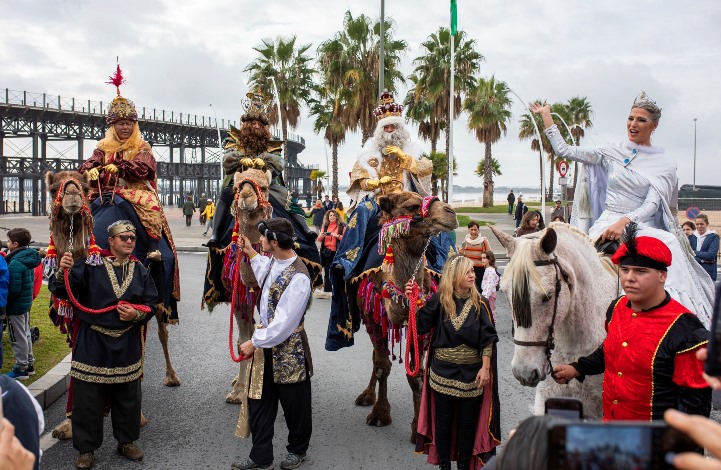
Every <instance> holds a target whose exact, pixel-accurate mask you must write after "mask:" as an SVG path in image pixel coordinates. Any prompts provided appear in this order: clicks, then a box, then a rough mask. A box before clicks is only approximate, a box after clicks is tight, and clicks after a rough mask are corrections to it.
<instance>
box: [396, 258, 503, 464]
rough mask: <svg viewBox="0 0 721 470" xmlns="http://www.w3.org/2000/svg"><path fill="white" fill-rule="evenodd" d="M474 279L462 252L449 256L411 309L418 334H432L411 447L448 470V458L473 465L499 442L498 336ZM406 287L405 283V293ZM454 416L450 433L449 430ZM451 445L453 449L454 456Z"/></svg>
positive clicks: (488, 453)
mask: <svg viewBox="0 0 721 470" xmlns="http://www.w3.org/2000/svg"><path fill="white" fill-rule="evenodd" d="M475 280H476V277H475V272H474V269H473V261H471V260H470V259H469V258H466V257H465V256H455V257H453V258H451V259H449V260H448V261H447V262H446V265H445V267H444V268H443V277H442V278H441V282H440V285H439V286H438V292H436V293H435V294H434V295H433V296H431V297H430V298H429V299H428V302H427V303H426V304H425V305H424V306H423V307H422V308H420V310H419V311H418V313H417V326H418V334H426V333H429V332H431V331H433V336H432V338H431V344H430V351H429V354H428V364H427V365H426V370H425V377H424V386H423V396H422V399H421V411H420V414H419V417H418V434H419V438H420V439H419V441H418V443H417V446H418V447H417V448H416V450H417V451H418V452H423V453H426V454H428V463H432V464H436V465H440V468H441V469H442V470H450V468H451V461H452V460H457V461H458V468H459V469H461V470H463V469H469V468H476V466H474V465H472V464H471V459H478V460H477V461H476V462H475V463H480V462H486V461H487V460H488V459H489V458H490V457H491V456H492V455H494V454H495V447H496V446H497V445H498V444H499V443H500V440H499V439H500V421H499V419H498V416H499V413H498V411H499V409H500V402H499V400H498V384H497V382H496V380H495V377H496V357H495V356H496V347H495V344H496V343H497V342H498V335H497V334H496V328H495V326H494V325H493V319H492V318H491V312H490V310H489V308H488V304H487V303H486V302H485V301H484V300H483V299H482V298H481V294H480V292H478V289H477V288H476V284H475ZM411 288H412V284H411V283H410V281H409V283H408V284H407V285H406V295H407V296H410V293H411ZM431 403H432V404H433V406H432V405H431ZM482 410H485V411H484V412H482ZM490 410H493V413H491V412H490ZM454 415H455V416H456V418H455V425H456V431H457V432H455V433H454V432H452V429H451V427H452V425H453V423H454ZM433 423H435V425H434V424H433ZM453 439H455V440H456V443H455V445H453V443H452V440H453ZM451 449H456V453H455V454H454V455H451ZM474 449H476V453H475V455H474Z"/></svg>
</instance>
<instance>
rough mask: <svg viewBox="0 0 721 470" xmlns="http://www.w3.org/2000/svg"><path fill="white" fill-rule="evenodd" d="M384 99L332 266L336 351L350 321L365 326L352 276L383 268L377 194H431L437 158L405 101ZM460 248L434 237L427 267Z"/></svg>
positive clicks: (356, 170) (330, 339) (354, 176)
mask: <svg viewBox="0 0 721 470" xmlns="http://www.w3.org/2000/svg"><path fill="white" fill-rule="evenodd" d="M380 101H381V102H380V105H379V106H378V107H377V108H376V109H375V110H374V111H373V114H375V116H376V119H377V120H378V122H377V124H376V129H375V132H374V133H373V137H371V138H370V139H369V140H368V141H367V142H366V144H365V145H364V146H363V149H362V150H361V152H360V154H359V155H358V159H357V161H356V163H355V164H354V165H353V170H352V171H351V183H350V187H349V188H348V191H347V194H348V196H350V198H351V199H352V201H353V202H352V205H351V211H350V215H349V217H350V218H349V220H348V227H347V229H346V231H345V233H344V234H343V240H342V241H341V243H340V246H338V250H337V251H336V253H337V254H336V257H335V259H334V260H333V267H334V269H331V283H332V285H333V297H332V299H333V300H332V302H331V318H330V323H329V325H328V335H327V339H326V349H327V350H329V351H335V350H337V349H340V348H342V347H344V346H350V345H352V344H353V338H352V337H349V333H350V331H349V328H348V325H349V324H350V323H351V322H352V324H353V332H355V331H357V329H358V328H359V327H360V319H359V314H358V312H356V311H355V310H356V308H355V295H356V292H355V290H354V289H357V283H356V284H354V283H353V282H351V280H352V279H354V278H356V277H358V276H360V275H362V274H363V273H366V272H369V271H371V270H374V269H379V267H380V266H381V264H382V262H383V255H380V254H378V252H377V245H378V243H377V242H378V233H379V231H380V225H379V223H378V221H379V216H380V212H381V211H380V209H379V207H378V204H377V203H376V197H378V196H383V195H387V194H393V193H397V192H402V191H413V192H416V193H418V194H419V195H421V196H424V197H425V196H429V195H430V189H431V173H432V172H433V162H431V161H430V160H429V159H428V158H426V157H424V156H423V154H422V151H421V148H420V146H419V145H418V144H417V143H416V142H413V141H412V140H411V136H410V133H409V132H408V130H407V129H406V128H405V126H404V121H403V106H402V105H401V104H399V103H396V102H395V99H394V97H393V94H392V93H390V92H388V91H386V92H384V93H383V94H382V95H381V99H380ZM453 251H455V250H454V249H453V243H452V241H451V238H450V235H449V234H447V233H441V234H440V236H439V237H433V238H432V239H431V243H430V245H429V247H428V250H427V251H426V259H427V261H428V264H427V266H428V268H429V269H431V270H433V271H436V272H438V273H440V272H441V271H442V270H443V264H444V262H445V260H446V258H447V257H448V255H449V253H451V252H453Z"/></svg>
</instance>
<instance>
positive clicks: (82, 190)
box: [45, 171, 88, 215]
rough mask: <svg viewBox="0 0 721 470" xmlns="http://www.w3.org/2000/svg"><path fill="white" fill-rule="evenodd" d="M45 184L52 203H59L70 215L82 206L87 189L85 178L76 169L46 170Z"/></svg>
mask: <svg viewBox="0 0 721 470" xmlns="http://www.w3.org/2000/svg"><path fill="white" fill-rule="evenodd" d="M45 185H46V188H47V191H48V193H49V195H50V198H51V199H52V201H53V205H59V207H58V208H62V209H63V210H64V211H65V212H67V213H68V214H70V215H75V214H77V213H78V212H79V211H80V209H81V208H82V207H83V204H84V202H85V197H86V194H87V190H88V185H87V182H86V181H85V178H84V177H83V176H82V175H81V174H80V173H78V172H77V171H60V172H58V173H55V174H53V173H51V172H47V173H46V174H45Z"/></svg>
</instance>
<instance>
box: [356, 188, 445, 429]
mask: <svg viewBox="0 0 721 470" xmlns="http://www.w3.org/2000/svg"><path fill="white" fill-rule="evenodd" d="M422 202H423V198H422V197H421V196H419V195H418V194H417V193H414V192H402V193H396V194H391V195H388V196H383V197H380V198H379V199H378V206H379V207H380V209H381V210H382V211H383V214H382V216H381V223H383V222H386V221H388V220H390V219H392V218H394V217H398V216H403V215H411V216H413V215H417V214H419V212H420V209H421V204H422ZM456 227H458V222H457V220H456V213H455V211H454V210H453V209H452V208H451V206H449V205H448V204H446V203H444V202H442V201H435V202H433V203H432V204H431V205H430V208H429V212H428V215H427V216H426V217H424V218H422V219H420V220H417V221H414V222H413V223H411V225H410V231H409V233H408V234H407V235H405V236H402V237H398V238H394V239H393V240H392V241H391V247H392V248H393V255H394V260H395V263H394V267H393V270H392V271H391V272H385V271H382V270H376V271H374V272H371V273H370V274H368V275H367V276H362V277H365V279H360V280H359V279H356V280H359V281H360V282H361V283H362V284H365V285H366V286H370V284H371V283H372V289H373V294H371V295H375V296H377V295H380V296H381V298H382V299H383V306H384V308H385V311H386V313H387V315H388V319H389V320H390V321H391V322H392V323H393V324H394V325H398V326H401V325H404V324H405V323H406V322H407V320H408V306H407V304H406V303H404V302H400V301H394V300H393V299H392V298H389V296H388V295H384V292H383V291H384V290H385V291H386V292H387V291H388V287H389V286H396V287H397V288H398V289H399V290H400V291H401V292H402V291H403V290H404V288H405V285H406V283H407V282H408V280H409V279H410V278H411V277H412V276H414V275H415V279H416V282H417V283H418V285H419V290H420V292H421V293H427V292H428V286H430V285H431V277H432V275H435V273H434V274H432V273H431V272H430V271H428V270H426V269H425V265H426V263H425V251H426V248H427V243H428V240H429V239H430V237H432V236H436V235H438V234H439V233H440V232H449V231H451V230H455V228H456ZM384 283H385V286H386V287H385V288H384ZM391 289H392V287H391ZM421 295H423V294H421ZM368 297H369V296H368V292H367V291H365V295H364V290H363V289H362V288H361V289H359V290H358V298H357V300H358V308H359V310H360V311H361V313H362V315H363V317H364V318H363V320H364V323H365V325H366V330H367V331H368V334H369V335H370V337H371V342H372V343H373V356H372V357H373V370H372V371H371V377H370V381H369V383H368V386H367V387H366V389H365V390H363V392H362V393H361V394H360V395H359V396H358V397H357V398H356V401H355V403H356V405H360V406H370V405H373V409H372V410H371V412H370V413H369V414H368V416H367V417H366V423H367V424H369V425H371V426H387V425H389V424H390V423H391V422H392V418H391V414H390V409H391V406H390V403H389V402H388V385H387V382H388V375H389V374H390V371H391V365H392V363H391V360H390V359H389V357H388V356H389V350H388V346H387V339H386V338H384V333H383V325H382V323H383V322H384V321H386V319H384V318H382V317H381V316H380V315H379V313H378V312H373V305H374V304H375V302H367V301H366V300H365V299H366V298H368ZM391 297H392V296H391ZM364 305H366V306H370V308H369V309H365V308H364ZM378 318H380V321H378ZM421 352H422V349H421ZM401 354H402V353H401ZM407 379H408V384H409V385H410V387H411V390H412V392H413V410H414V411H413V421H412V423H411V441H412V442H415V437H416V428H417V427H418V426H417V424H418V411H419V409H420V402H421V389H422V386H423V370H422V368H421V371H420V372H419V373H418V375H416V376H415V377H411V376H410V375H407ZM376 384H377V385H378V396H377V399H376V391H375V389H376Z"/></svg>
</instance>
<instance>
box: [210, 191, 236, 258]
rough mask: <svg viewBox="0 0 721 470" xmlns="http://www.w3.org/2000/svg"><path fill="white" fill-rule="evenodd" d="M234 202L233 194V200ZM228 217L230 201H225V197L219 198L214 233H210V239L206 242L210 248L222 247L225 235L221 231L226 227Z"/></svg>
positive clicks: (214, 220)
mask: <svg viewBox="0 0 721 470" xmlns="http://www.w3.org/2000/svg"><path fill="white" fill-rule="evenodd" d="M230 201H231V202H232V195H231V200H230ZM228 217H230V202H229V201H225V200H224V198H223V197H221V198H220V199H218V205H217V206H215V217H213V233H212V234H211V235H210V240H208V243H206V244H205V246H207V247H208V248H211V247H212V248H220V238H221V237H222V236H223V234H222V233H220V231H221V230H223V228H224V227H225V224H226V223H227V220H228Z"/></svg>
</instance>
